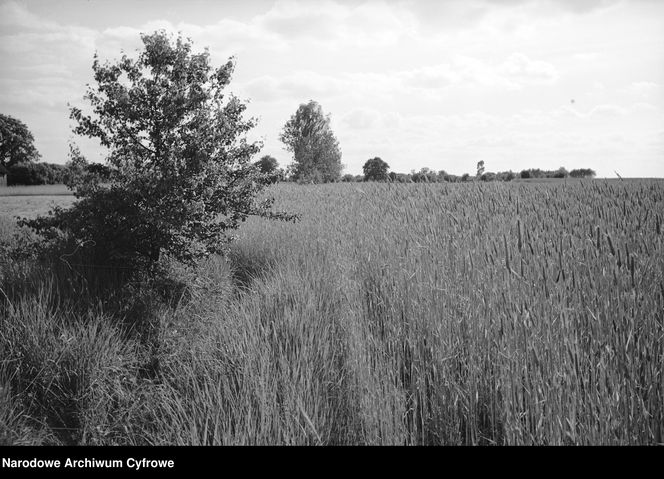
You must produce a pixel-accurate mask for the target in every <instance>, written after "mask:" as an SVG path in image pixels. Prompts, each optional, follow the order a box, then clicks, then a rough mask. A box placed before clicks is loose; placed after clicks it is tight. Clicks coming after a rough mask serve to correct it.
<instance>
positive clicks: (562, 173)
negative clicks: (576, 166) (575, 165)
mask: <svg viewBox="0 0 664 479" xmlns="http://www.w3.org/2000/svg"><path fill="white" fill-rule="evenodd" d="M568 176H569V172H568V171H567V170H566V169H565V167H564V166H561V167H560V168H558V169H557V170H556V171H554V172H553V177H554V178H567V177H568Z"/></svg>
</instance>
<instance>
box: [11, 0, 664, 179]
mask: <svg viewBox="0 0 664 479" xmlns="http://www.w3.org/2000/svg"><path fill="white" fill-rule="evenodd" d="M161 28H165V29H167V30H170V31H173V32H178V31H181V32H182V33H183V34H185V35H186V36H189V37H191V38H192V40H193V42H194V49H195V50H202V49H203V47H206V46H207V47H209V49H210V53H211V56H212V59H213V61H214V63H215V65H221V64H222V63H224V62H225V61H226V60H227V58H228V57H229V56H231V55H234V56H235V57H236V59H237V67H236V71H235V75H234V78H233V80H232V82H231V85H230V90H231V91H233V92H234V93H235V94H236V95H238V96H239V97H240V98H243V99H247V100H250V105H249V113H250V114H251V115H252V116H255V117H258V118H259V126H258V127H257V128H256V129H255V131H254V133H253V136H255V137H256V138H260V139H263V141H264V144H265V146H264V148H263V150H262V152H261V155H262V154H270V155H273V156H274V157H276V158H277V160H278V161H279V163H280V164H281V165H286V164H287V163H289V162H290V161H291V158H290V154H289V153H288V152H286V151H285V150H284V149H283V148H282V144H281V143H280V142H279V139H278V135H279V132H280V130H281V129H282V127H283V125H284V123H285V122H286V121H287V120H288V118H289V117H290V115H292V114H293V113H294V112H295V110H296V109H297V107H298V105H299V104H300V103H303V102H306V101H308V100H310V99H314V100H316V101H318V102H319V103H320V104H321V105H322V107H323V110H324V111H325V112H326V113H330V114H331V117H332V127H333V130H334V132H335V134H336V135H337V138H338V139H339V142H340V145H341V150H342V154H343V158H342V163H344V164H345V165H346V169H345V172H346V173H353V174H358V173H360V172H361V168H362V165H363V164H364V162H365V161H366V160H367V159H369V158H372V157H374V156H380V157H381V158H382V159H383V160H385V161H387V163H389V165H390V167H391V170H393V171H398V172H409V171H410V170H412V169H416V170H419V169H420V168H421V167H429V168H432V169H434V170H441V169H444V170H446V171H448V172H451V173H456V174H462V173H464V172H470V173H474V172H475V167H476V164H477V162H478V161H480V160H484V162H485V164H486V169H487V171H502V170H508V169H512V170H515V171H520V170H521V169H523V168H528V167H539V168H543V169H555V168H558V167H559V166H565V167H567V168H568V169H572V168H575V167H589V168H593V169H594V170H596V171H597V173H598V176H600V177H615V173H614V170H617V171H618V173H620V174H621V175H622V176H635V177H651V176H659V177H664V2H662V1H658V0H633V1H631V0H570V1H553V0H551V1H536V0H532V1H528V0H502V1H501V0H493V1H490V0H470V1H468V0H464V1H441V0H437V1H424V0H403V1H396V0H395V1H389V0H386V1H366V2H362V1H350V0H343V1H312V0H307V1H299V0H286V1H282V0H277V1H274V0H272V1H268V0H264V1H263V0H261V1H258V0H256V1H251V0H241V1H223V2H213V1H203V0H194V1H191V0H190V1H186V2H185V1H171V0H166V1H122V0H108V1H102V0H88V1H80V0H57V1H48V0H19V1H7V0H0V64H1V65H2V66H1V67H0V113H4V114H8V115H11V116H14V117H16V118H19V119H20V120H22V121H23V122H25V123H26V124H27V125H28V127H29V128H30V130H31V131H32V132H33V134H34V136H35V141H36V145H37V148H38V149H39V151H40V152H41V153H42V157H43V161H47V162H53V163H64V162H65V161H67V152H68V147H67V143H68V141H69V140H70V139H71V138H72V134H71V121H70V120H69V118H68V109H67V103H68V102H69V103H72V104H76V105H84V103H83V101H82V96H83V94H84V93H85V84H86V83H88V82H91V81H92V75H91V72H92V70H91V65H92V56H93V54H94V52H95V50H97V51H98V52H99V54H100V56H101V57H102V59H111V60H112V59H115V58H119V57H120V55H121V53H120V50H121V49H124V50H125V51H126V52H128V53H133V52H135V50H136V49H137V48H138V47H139V45H140V38H139V33H141V32H152V31H154V30H156V29H161ZM76 141H77V142H78V143H79V144H80V145H81V146H82V149H83V151H84V152H85V153H86V154H87V155H88V158H89V159H91V160H93V161H98V160H100V159H101V150H100V149H99V148H98V147H96V146H95V145H94V144H92V143H90V142H86V141H80V140H78V139H77V140H76Z"/></svg>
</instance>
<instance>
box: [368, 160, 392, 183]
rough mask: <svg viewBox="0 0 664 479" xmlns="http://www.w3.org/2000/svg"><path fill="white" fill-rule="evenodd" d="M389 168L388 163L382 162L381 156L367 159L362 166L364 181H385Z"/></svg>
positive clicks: (387, 177)
mask: <svg viewBox="0 0 664 479" xmlns="http://www.w3.org/2000/svg"><path fill="white" fill-rule="evenodd" d="M389 169H390V165H388V164H387V163H386V162H384V161H383V160H382V159H381V158H379V157H375V158H371V159H370V160H367V162H366V163H365V164H364V166H363V167H362V170H363V172H364V180H365V181H387V180H388V179H389V176H388V174H387V170H389Z"/></svg>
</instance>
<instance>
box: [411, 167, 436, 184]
mask: <svg viewBox="0 0 664 479" xmlns="http://www.w3.org/2000/svg"><path fill="white" fill-rule="evenodd" d="M411 177H412V180H413V182H415V183H436V182H437V181H438V175H437V174H436V172H435V171H433V170H431V169H430V168H427V167H426V166H425V167H424V168H421V169H420V171H418V172H414V171H413V172H412V173H411Z"/></svg>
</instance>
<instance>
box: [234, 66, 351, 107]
mask: <svg viewBox="0 0 664 479" xmlns="http://www.w3.org/2000/svg"><path fill="white" fill-rule="evenodd" d="M346 85H347V82H345V81H344V80H342V79H339V78H335V77H332V76H328V75H321V74H319V73H315V72H311V71H301V72H297V73H293V74H289V75H285V76H282V77H277V76H273V75H263V76H260V77H258V78H254V79H251V80H249V81H248V82H246V83H245V84H242V85H240V87H241V88H242V91H243V92H244V93H246V94H247V95H249V97H250V98H251V99H252V100H255V101H264V102H272V101H282V100H291V99H294V98H299V99H301V100H304V99H308V98H330V97H333V96H336V95H339V94H341V93H342V92H343V91H344V89H345V88H344V87H345V86H346Z"/></svg>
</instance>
